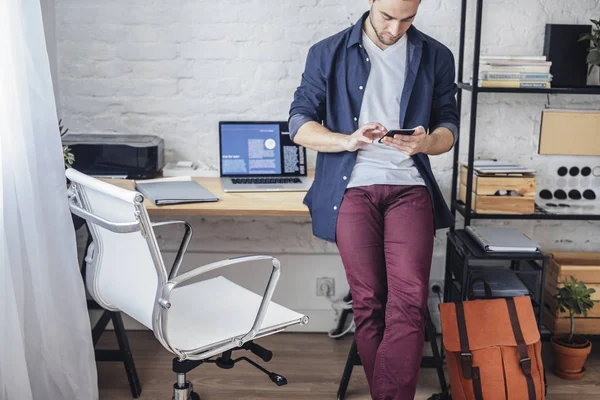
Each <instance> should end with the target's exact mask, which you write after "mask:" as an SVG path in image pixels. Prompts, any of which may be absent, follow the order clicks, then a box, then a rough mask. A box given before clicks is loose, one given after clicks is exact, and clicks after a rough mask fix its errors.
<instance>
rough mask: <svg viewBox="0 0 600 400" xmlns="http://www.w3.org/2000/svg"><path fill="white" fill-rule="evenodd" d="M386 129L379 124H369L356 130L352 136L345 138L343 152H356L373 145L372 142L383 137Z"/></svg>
mask: <svg viewBox="0 0 600 400" xmlns="http://www.w3.org/2000/svg"><path fill="white" fill-rule="evenodd" d="M386 132H387V129H386V128H385V126H383V125H381V124H380V123H379V122H369V123H368V124H364V125H363V126H361V127H360V128H358V129H357V130H356V131H355V132H354V133H353V134H351V135H349V136H347V137H345V138H344V139H345V140H344V144H343V146H344V150H346V151H356V150H358V149H361V148H363V147H365V146H366V145H368V144H371V143H373V140H375V139H379V138H380V137H383V136H385V134H386Z"/></svg>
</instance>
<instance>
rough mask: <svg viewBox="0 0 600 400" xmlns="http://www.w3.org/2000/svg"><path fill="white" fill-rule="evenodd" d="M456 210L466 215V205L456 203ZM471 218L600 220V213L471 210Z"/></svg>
mask: <svg viewBox="0 0 600 400" xmlns="http://www.w3.org/2000/svg"><path fill="white" fill-rule="evenodd" d="M456 211H458V212H459V213H460V214H461V215H462V216H463V217H464V216H465V205H464V204H461V203H457V204H456ZM470 217H471V219H513V220H520V219H526V220H555V221H560V220H562V221H600V214H544V213H541V212H536V213H533V214H480V213H475V212H472V211H471V215H470Z"/></svg>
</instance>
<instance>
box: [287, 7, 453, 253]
mask: <svg viewBox="0 0 600 400" xmlns="http://www.w3.org/2000/svg"><path fill="white" fill-rule="evenodd" d="M367 16H368V12H367V13H365V14H364V15H363V16H362V18H361V19H359V20H358V21H357V23H356V24H354V25H353V26H351V27H349V28H347V29H345V30H343V31H342V32H339V33H337V34H335V35H333V36H331V37H329V38H327V39H324V40H322V41H321V42H319V43H317V44H315V45H313V46H312V47H311V48H310V50H309V51H308V56H307V60H306V66H305V70H304V73H303V74H302V80H301V83H300V86H299V87H298V88H297V90H296V92H295V94H294V100H293V102H292V104H291V107H290V119H289V123H290V135H291V136H292V139H293V137H294V135H295V134H296V133H297V132H298V129H299V128H300V126H301V125H302V124H303V123H305V122H307V121H316V122H318V123H322V124H323V125H324V126H325V127H326V128H328V129H329V130H331V131H332V132H337V133H344V134H352V133H353V132H354V131H356V130H357V129H358V128H359V126H358V117H359V114H360V109H361V104H362V100H363V95H364V87H366V84H367V79H368V77H369V71H370V64H369V62H368V61H367V58H368V55H367V52H366V50H365V49H364V48H363V46H362V26H363V22H364V20H365V18H366V17H367ZM407 35H408V51H407V53H408V54H407V59H408V60H407V66H408V68H407V75H406V82H405V84H404V90H403V91H402V96H401V100H400V128H414V127H416V126H419V125H421V126H423V127H424V128H425V130H426V131H427V130H429V131H430V132H432V131H433V130H435V129H436V128H438V127H447V128H448V129H450V130H451V131H452V133H453V134H454V137H455V140H456V137H457V134H458V125H459V116H458V111H457V108H456V98H455V95H456V90H457V89H456V84H455V67H454V57H453V55H452V53H451V52H450V50H449V49H448V48H447V47H445V46H444V45H442V44H441V43H439V42H438V41H436V40H434V39H432V38H430V37H429V36H427V35H425V34H423V33H421V32H420V31H419V30H417V29H416V28H415V27H414V26H411V27H410V28H409V30H408V32H407ZM356 154H357V152H345V151H344V152H339V153H323V152H319V153H318V155H317V165H316V171H315V179H314V183H313V185H312V186H311V188H310V190H309V191H308V193H307V194H306V197H305V198H304V204H306V205H307V206H308V208H309V210H310V214H311V217H312V227H313V234H314V235H315V236H317V237H319V238H321V239H324V240H327V241H330V242H335V238H336V235H335V231H336V225H337V216H338V210H339V208H340V204H341V202H342V198H343V196H344V192H345V191H346V185H347V183H348V179H349V177H350V175H351V174H352V169H353V168H354V164H355V162H356ZM412 158H413V160H414V162H415V166H416V167H417V169H418V170H419V173H420V174H421V176H422V177H423V180H424V181H425V184H426V185H427V189H428V191H429V195H430V196H431V200H432V205H433V213H434V221H435V226H434V228H435V229H440V228H446V227H449V226H451V225H452V224H453V223H454V218H453V216H452V213H451V212H450V210H449V209H448V206H447V204H446V201H445V200H444V198H443V196H442V193H441V191H440V189H439V187H438V184H437V182H436V180H435V177H434V176H433V172H432V170H431V164H430V163H429V158H428V156H427V155H425V154H422V153H418V154H415V155H413V156H412Z"/></svg>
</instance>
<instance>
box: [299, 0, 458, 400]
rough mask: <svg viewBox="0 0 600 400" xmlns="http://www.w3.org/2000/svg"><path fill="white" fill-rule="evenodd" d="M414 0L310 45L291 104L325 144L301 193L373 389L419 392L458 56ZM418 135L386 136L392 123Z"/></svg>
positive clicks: (385, 7) (393, 1)
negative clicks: (331, 259) (422, 22)
mask: <svg viewBox="0 0 600 400" xmlns="http://www.w3.org/2000/svg"><path fill="white" fill-rule="evenodd" d="M419 3H420V1H419V0H371V1H369V4H370V6H371V9H370V11H369V12H367V13H365V14H364V15H363V16H362V18H361V19H360V20H359V21H358V22H357V23H356V24H355V25H354V26H352V27H350V28H348V29H346V30H344V31H342V32H340V33H338V34H336V35H333V36H331V37H329V38H327V39H325V40H323V41H321V42H319V43H317V44H316V45H314V46H312V47H311V48H310V50H309V52H308V56H307V60H306V68H305V71H304V73H303V75H302V81H301V84H300V86H299V87H298V89H297V91H296V93H295V95H294V101H293V102H292V105H291V108H290V119H289V125H290V134H291V135H292V138H293V140H294V141H295V142H296V143H298V144H301V145H304V146H306V147H308V148H310V149H314V150H316V151H318V156H317V166H316V172H315V180H314V184H313V186H312V187H311V189H310V190H309V192H308V193H307V195H306V198H305V204H306V205H307V206H308V207H309V209H310V212H311V216H312V223H313V233H314V235H315V236H317V237H319V238H322V239H324V240H327V241H331V242H336V244H337V246H338V249H339V252H340V255H341V258H342V262H343V264H344V269H345V270H346V276H347V278H348V282H349V284H350V290H351V293H352V298H353V311H354V320H355V323H356V334H355V337H356V341H357V345H358V350H359V354H360V357H361V360H362V362H363V365H364V370H365V373H366V375H367V380H368V382H369V387H370V390H371V395H372V397H373V398H374V399H399V400H407V399H412V398H414V395H415V391H416V385H417V378H418V373H419V368H420V360H421V353H422V349H423V341H424V322H425V321H424V318H425V312H426V306H427V303H426V301H427V295H428V281H429V272H430V266H431V258H432V251H433V237H434V233H435V229H439V228H445V227H448V226H450V225H451V224H452V223H453V218H452V214H451V213H450V210H449V209H448V207H447V205H446V203H445V201H444V198H443V197H442V194H441V192H440V190H439V188H438V185H437V183H436V181H435V178H434V176H433V173H432V171H431V166H430V163H429V159H428V155H436V154H441V153H444V152H447V151H448V150H450V149H451V148H452V146H453V144H454V142H455V138H456V135H457V131H458V124H459V117H458V113H457V109H456V99H455V94H456V84H455V82H454V78H455V71H454V69H455V68H454V58H453V56H452V53H451V52H450V51H449V50H448V49H447V48H446V47H445V46H444V45H442V44H441V43H439V42H437V41H435V40H434V39H432V38H430V37H428V36H427V35H425V34H423V33H421V32H420V31H418V30H417V29H416V28H415V27H414V26H412V22H413V20H414V18H415V16H416V14H417V11H418V8H419ZM399 128H414V129H415V132H414V134H413V135H411V136H406V135H396V136H394V137H384V138H383V139H382V141H381V143H379V139H380V138H382V137H383V136H384V134H385V133H387V131H388V130H391V129H399Z"/></svg>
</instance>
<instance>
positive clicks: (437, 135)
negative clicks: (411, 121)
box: [382, 126, 454, 156]
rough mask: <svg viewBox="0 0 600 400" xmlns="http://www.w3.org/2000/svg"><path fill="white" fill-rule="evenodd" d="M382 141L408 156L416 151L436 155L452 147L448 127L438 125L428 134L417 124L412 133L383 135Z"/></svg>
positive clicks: (450, 133) (451, 136)
mask: <svg viewBox="0 0 600 400" xmlns="http://www.w3.org/2000/svg"><path fill="white" fill-rule="evenodd" d="M382 143H383V144H386V145H388V146H392V147H394V148H396V149H397V150H399V151H401V152H403V153H404V154H406V155H408V156H412V155H414V154H417V153H423V154H429V155H437V154H442V153H445V152H447V151H448V150H450V149H451V148H452V145H453V143H454V135H453V134H452V131H451V130H450V129H448V128H445V127H439V128H437V129H436V130H435V131H433V132H431V134H429V135H428V134H427V132H425V128H423V127H422V126H418V127H416V128H415V133H413V134H412V135H394V137H393V138H391V137H384V138H383V141H382Z"/></svg>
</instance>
